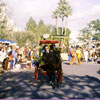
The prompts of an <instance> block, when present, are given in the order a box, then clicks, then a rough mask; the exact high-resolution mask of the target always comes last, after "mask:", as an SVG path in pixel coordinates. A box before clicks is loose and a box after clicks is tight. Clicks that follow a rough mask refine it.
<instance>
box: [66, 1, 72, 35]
mask: <svg viewBox="0 0 100 100" xmlns="http://www.w3.org/2000/svg"><path fill="white" fill-rule="evenodd" d="M64 14H65V15H64V16H65V35H66V30H67V19H68V16H69V15H72V9H71V7H70V6H69V3H68V2H66V4H65V13H64Z"/></svg>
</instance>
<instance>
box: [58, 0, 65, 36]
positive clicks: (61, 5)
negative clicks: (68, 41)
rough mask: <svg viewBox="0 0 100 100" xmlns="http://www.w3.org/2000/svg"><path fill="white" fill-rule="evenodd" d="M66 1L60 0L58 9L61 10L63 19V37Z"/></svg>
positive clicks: (60, 14)
mask: <svg viewBox="0 0 100 100" xmlns="http://www.w3.org/2000/svg"><path fill="white" fill-rule="evenodd" d="M64 1H65V0H60V3H58V9H59V17H61V19H62V35H63V27H64V16H65V14H64V11H65V9H64V3H65V2H64Z"/></svg>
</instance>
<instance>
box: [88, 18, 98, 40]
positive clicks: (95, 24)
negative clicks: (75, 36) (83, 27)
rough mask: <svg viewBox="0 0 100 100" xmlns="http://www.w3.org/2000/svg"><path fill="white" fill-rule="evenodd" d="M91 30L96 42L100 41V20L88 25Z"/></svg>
mask: <svg viewBox="0 0 100 100" xmlns="http://www.w3.org/2000/svg"><path fill="white" fill-rule="evenodd" d="M88 26H89V28H90V29H91V31H92V30H93V32H94V33H93V38H95V40H97V41H100V20H99V19H97V20H94V21H91V22H90V23H89V24H88Z"/></svg>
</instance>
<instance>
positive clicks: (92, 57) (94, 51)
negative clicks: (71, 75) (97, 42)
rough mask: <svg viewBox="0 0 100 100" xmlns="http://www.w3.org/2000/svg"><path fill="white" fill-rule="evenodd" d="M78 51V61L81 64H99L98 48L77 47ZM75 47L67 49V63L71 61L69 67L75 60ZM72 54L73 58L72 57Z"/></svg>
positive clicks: (99, 51) (99, 52) (99, 54)
mask: <svg viewBox="0 0 100 100" xmlns="http://www.w3.org/2000/svg"><path fill="white" fill-rule="evenodd" d="M77 47H78V48H79V50H80V52H81V53H80V55H81V56H80V59H81V61H82V62H95V63H100V47H95V46H93V47H92V48H81V47H79V46H77ZM77 47H73V46H71V48H70V49H69V52H68V55H69V61H70V60H72V61H71V65H72V63H73V62H75V60H76V59H77V54H78V53H77ZM73 53H74V56H73Z"/></svg>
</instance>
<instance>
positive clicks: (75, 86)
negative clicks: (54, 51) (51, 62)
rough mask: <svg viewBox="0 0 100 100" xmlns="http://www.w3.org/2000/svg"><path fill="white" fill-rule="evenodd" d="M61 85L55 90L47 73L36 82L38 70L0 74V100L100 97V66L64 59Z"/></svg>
mask: <svg viewBox="0 0 100 100" xmlns="http://www.w3.org/2000/svg"><path fill="white" fill-rule="evenodd" d="M62 66H63V81H62V84H61V85H60V88H56V89H52V87H51V86H50V85H49V83H48V77H47V76H39V80H38V84H37V85H36V84H34V70H31V71H27V70H26V71H25V70H24V71H9V72H6V73H4V74H2V75H0V99H100V65H99V64H94V63H82V64H81V66H77V65H76V64H74V65H73V66H70V65H69V62H67V61H64V62H63V63H62Z"/></svg>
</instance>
